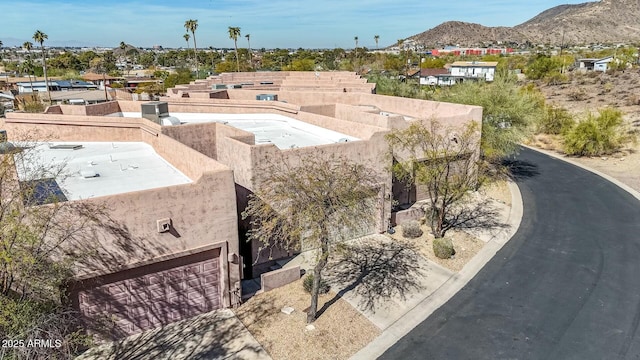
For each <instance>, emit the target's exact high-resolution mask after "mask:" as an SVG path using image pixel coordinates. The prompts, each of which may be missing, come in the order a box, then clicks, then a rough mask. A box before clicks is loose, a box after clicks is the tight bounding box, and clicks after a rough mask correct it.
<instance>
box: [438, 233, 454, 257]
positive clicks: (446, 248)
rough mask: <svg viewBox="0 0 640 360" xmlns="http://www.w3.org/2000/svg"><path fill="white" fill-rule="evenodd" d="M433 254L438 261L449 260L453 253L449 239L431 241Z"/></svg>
mask: <svg viewBox="0 0 640 360" xmlns="http://www.w3.org/2000/svg"><path fill="white" fill-rule="evenodd" d="M433 253H434V254H435V255H436V256H437V257H439V258H440V259H449V258H451V257H452V256H453V255H454V254H455V253H456V251H455V249H454V248H453V242H452V241H451V239H449V238H437V239H434V240H433Z"/></svg>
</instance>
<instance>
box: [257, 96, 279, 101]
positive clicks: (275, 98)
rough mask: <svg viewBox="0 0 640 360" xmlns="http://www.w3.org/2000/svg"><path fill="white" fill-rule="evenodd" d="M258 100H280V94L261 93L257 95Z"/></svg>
mask: <svg viewBox="0 0 640 360" xmlns="http://www.w3.org/2000/svg"><path fill="white" fill-rule="evenodd" d="M256 100H263V101H278V94H259V95H256Z"/></svg>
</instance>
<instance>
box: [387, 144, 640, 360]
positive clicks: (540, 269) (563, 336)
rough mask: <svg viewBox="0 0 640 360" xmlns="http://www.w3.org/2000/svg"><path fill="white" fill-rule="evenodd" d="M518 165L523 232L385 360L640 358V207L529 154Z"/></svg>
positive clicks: (587, 176) (569, 168) (586, 176)
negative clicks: (639, 326) (639, 330)
mask: <svg viewBox="0 0 640 360" xmlns="http://www.w3.org/2000/svg"><path fill="white" fill-rule="evenodd" d="M514 167H516V168H517V170H516V171H517V174H518V178H517V183H518V186H519V187H520V191H521V193H522V199H523V203H524V215H523V218H522V222H521V225H520V228H519V230H518V232H517V233H516V234H515V236H514V237H513V238H512V239H511V240H510V241H509V242H508V243H507V244H506V245H505V246H504V247H503V248H502V249H501V250H500V251H499V252H498V253H497V254H496V256H495V257H494V258H493V259H492V260H491V261H490V262H489V263H488V264H487V265H486V266H485V268H484V269H482V270H481V271H480V273H478V275H477V276H476V277H475V278H473V279H472V280H471V281H470V282H469V283H468V284H467V285H466V286H465V287H464V288H463V289H462V290H461V291H460V292H458V293H457V294H456V295H455V296H454V297H453V298H452V299H451V300H450V301H449V302H447V303H446V304H445V305H444V306H443V307H441V308H440V309H438V310H437V311H435V312H434V313H433V315H431V316H430V317H429V318H428V319H427V320H426V321H424V322H422V323H421V324H420V325H418V326H417V327H416V328H415V329H414V330H413V331H412V332H410V333H409V334H407V335H406V336H404V337H403V338H402V339H401V340H400V341H399V342H397V343H396V344H395V345H394V346H392V347H391V348H389V349H388V350H387V352H385V353H384V354H383V356H382V357H381V358H382V359H612V358H637V357H638V356H639V354H640V337H639V336H640V334H637V328H638V324H639V322H640V202H639V201H638V200H637V199H636V198H634V197H633V196H631V195H629V194H628V193H626V192H624V191H622V190H621V189H620V188H618V187H617V186H615V185H614V184H612V183H609V182H607V181H605V180H603V179H602V178H600V177H598V176H596V175H594V174H592V173H590V172H587V171H585V170H582V169H580V168H577V167H574V166H573V165H570V164H567V163H565V162H563V161H560V160H557V159H554V158H551V157H549V156H547V155H544V154H541V153H537V152H535V151H532V150H526V149H525V150H522V152H521V154H520V155H519V156H518V157H517V161H516V162H515V163H514Z"/></svg>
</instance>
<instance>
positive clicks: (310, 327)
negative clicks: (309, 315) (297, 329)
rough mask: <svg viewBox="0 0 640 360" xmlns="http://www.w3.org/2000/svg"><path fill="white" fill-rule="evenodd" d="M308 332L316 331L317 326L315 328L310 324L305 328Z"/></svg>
mask: <svg viewBox="0 0 640 360" xmlns="http://www.w3.org/2000/svg"><path fill="white" fill-rule="evenodd" d="M304 329H305V330H306V331H313V330H315V329H316V327H315V326H313V324H309V325H307V326H306V327H305V328H304Z"/></svg>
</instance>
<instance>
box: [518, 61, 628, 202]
mask: <svg viewBox="0 0 640 360" xmlns="http://www.w3.org/2000/svg"><path fill="white" fill-rule="evenodd" d="M569 78H570V82H569V83H567V84H561V85H545V84H542V83H540V82H538V83H537V85H538V88H539V89H540V90H541V91H542V93H543V95H544V96H545V98H546V101H547V103H550V104H556V105H559V106H562V107H564V108H566V109H567V110H569V111H570V112H571V113H572V114H574V115H576V116H577V118H578V119H580V117H581V116H584V115H585V113H586V112H587V111H592V112H596V111H597V110H598V109H600V108H603V107H605V106H613V107H616V108H617V109H619V110H621V111H622V112H623V114H624V119H625V120H626V121H627V122H628V123H629V124H630V125H631V126H632V128H634V129H638V130H640V71H639V70H638V69H633V70H625V71H624V72H621V71H618V72H614V73H602V72H589V73H583V74H581V73H577V72H573V73H569ZM638 140H639V141H640V139H638ZM529 145H532V146H534V147H539V148H541V149H546V150H552V151H555V152H557V153H559V154H563V152H562V143H561V141H560V139H559V137H557V136H549V135H536V136H535V137H534V138H533V139H532V140H531V141H530V142H529ZM571 159H572V160H574V161H577V162H579V163H581V164H583V165H586V166H588V167H590V168H593V169H595V170H598V171H601V172H603V173H605V174H607V175H610V176H612V177H614V178H616V179H618V180H620V181H622V182H623V183H625V184H627V185H629V186H631V187H632V188H634V189H635V190H638V191H640V143H638V144H628V145H627V146H625V147H624V148H623V149H621V150H620V151H618V152H616V153H614V154H611V155H606V156H597V157H571Z"/></svg>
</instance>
